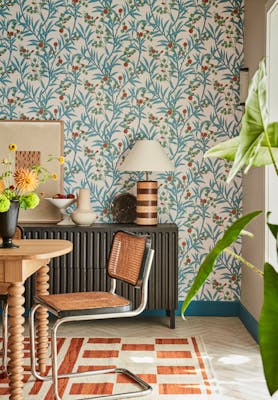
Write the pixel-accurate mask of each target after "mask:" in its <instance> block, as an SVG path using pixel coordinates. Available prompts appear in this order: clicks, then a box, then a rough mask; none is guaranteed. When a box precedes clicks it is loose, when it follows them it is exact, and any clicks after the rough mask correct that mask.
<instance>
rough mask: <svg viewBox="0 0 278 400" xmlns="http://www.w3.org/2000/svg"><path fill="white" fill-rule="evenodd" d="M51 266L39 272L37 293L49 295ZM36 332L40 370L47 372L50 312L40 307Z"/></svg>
mask: <svg viewBox="0 0 278 400" xmlns="http://www.w3.org/2000/svg"><path fill="white" fill-rule="evenodd" d="M48 272H49V267H48V265H44V266H43V267H41V268H40V269H39V271H38V272H37V277H36V293H37V295H41V296H42V295H47V294H48V293H49V292H48V289H49V284H48V281H49V275H48ZM36 320H37V323H36V333H37V358H38V366H39V372H40V373H41V374H45V371H46V361H47V359H49V356H48V312H47V311H46V310H45V309H44V308H43V307H40V308H39V309H38V310H37V313H36Z"/></svg>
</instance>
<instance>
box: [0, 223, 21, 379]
mask: <svg viewBox="0 0 278 400" xmlns="http://www.w3.org/2000/svg"><path fill="white" fill-rule="evenodd" d="M22 237H23V231H22V228H21V227H20V226H17V228H16V232H15V235H14V239H22ZM8 287H9V284H8V283H0V302H1V303H2V340H3V341H2V350H1V352H0V354H1V357H2V365H1V375H3V374H4V375H6V374H7V364H8V303H7V299H8Z"/></svg>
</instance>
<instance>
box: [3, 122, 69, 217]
mask: <svg viewBox="0 0 278 400" xmlns="http://www.w3.org/2000/svg"><path fill="white" fill-rule="evenodd" d="M11 143H15V144H16V146H17V150H16V167H22V168H28V167H30V166H31V165H34V164H40V165H42V166H44V167H45V168H47V169H48V171H50V173H56V174H57V175H58V179H57V180H53V179H50V180H49V181H47V182H46V183H43V184H41V185H40V186H39V188H38V190H37V192H38V194H40V193H44V197H52V196H53V195H54V194H56V193H63V190H64V168H63V166H62V165H59V164H58V163H55V161H52V162H47V160H48V158H49V155H55V156H57V157H59V156H60V155H63V153H64V123H63V121H36V120H33V121H16V120H1V121H0V158H1V157H4V156H5V155H6V154H7V150H8V146H9V144H11ZM60 219H61V217H60V212H59V210H58V209H57V208H56V207H54V206H53V205H52V204H50V203H49V202H48V201H47V200H45V199H44V198H43V197H42V198H41V201H40V204H39V205H38V206H37V207H36V208H34V209H33V210H22V209H20V212H19V219H18V220H19V222H57V221H60Z"/></svg>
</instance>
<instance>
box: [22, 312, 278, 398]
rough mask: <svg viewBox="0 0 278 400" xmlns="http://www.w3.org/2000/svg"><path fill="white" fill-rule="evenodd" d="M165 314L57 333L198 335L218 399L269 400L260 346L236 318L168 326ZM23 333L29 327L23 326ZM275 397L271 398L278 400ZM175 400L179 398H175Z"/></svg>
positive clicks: (69, 327)
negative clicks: (214, 382)
mask: <svg viewBox="0 0 278 400" xmlns="http://www.w3.org/2000/svg"><path fill="white" fill-rule="evenodd" d="M168 324H169V319H168V318H167V317H137V318H133V319H122V320H110V321H109V322H107V321H92V322H86V323H84V322H82V323H80V322H78V323H75V324H67V325H66V324H65V325H63V326H62V327H61V328H60V331H59V334H60V336H84V337H87V336H98V337H102V336H103V337H114V336H123V337H132V336H133V337H147V336H150V337H185V336H190V335H195V336H197V335H200V336H202V337H203V340H204V343H205V346H206V350H207V353H208V356H209V359H210V361H211V364H212V366H213V369H214V372H215V377H216V379H217V381H218V384H219V386H220V390H221V393H222V395H221V400H222V399H223V400H269V399H271V397H270V395H269V394H268V391H267V388H266V384H265V380H264V375H263V369H262V364H261V358H260V353H259V347H258V345H257V344H256V342H255V341H254V340H253V338H252V337H251V336H250V334H249V333H248V332H247V330H246V329H245V327H244V326H243V324H242V323H241V321H240V320H239V319H238V318H236V317H188V319H187V320H186V321H183V320H182V319H181V318H180V317H177V318H176V329H169V327H168ZM26 334H27V335H28V329H27V327H26ZM277 398H278V396H277V395H276V396H274V397H272V399H277ZM177 400H178V399H177ZM196 400H197V399H196Z"/></svg>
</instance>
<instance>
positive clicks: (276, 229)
mask: <svg viewBox="0 0 278 400" xmlns="http://www.w3.org/2000/svg"><path fill="white" fill-rule="evenodd" d="M270 214H271V212H268V213H267V226H268V227H269V229H270V232H271V233H272V235H273V236H274V238H275V239H278V225H275V224H271V223H270V222H268V221H269V216H270Z"/></svg>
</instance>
